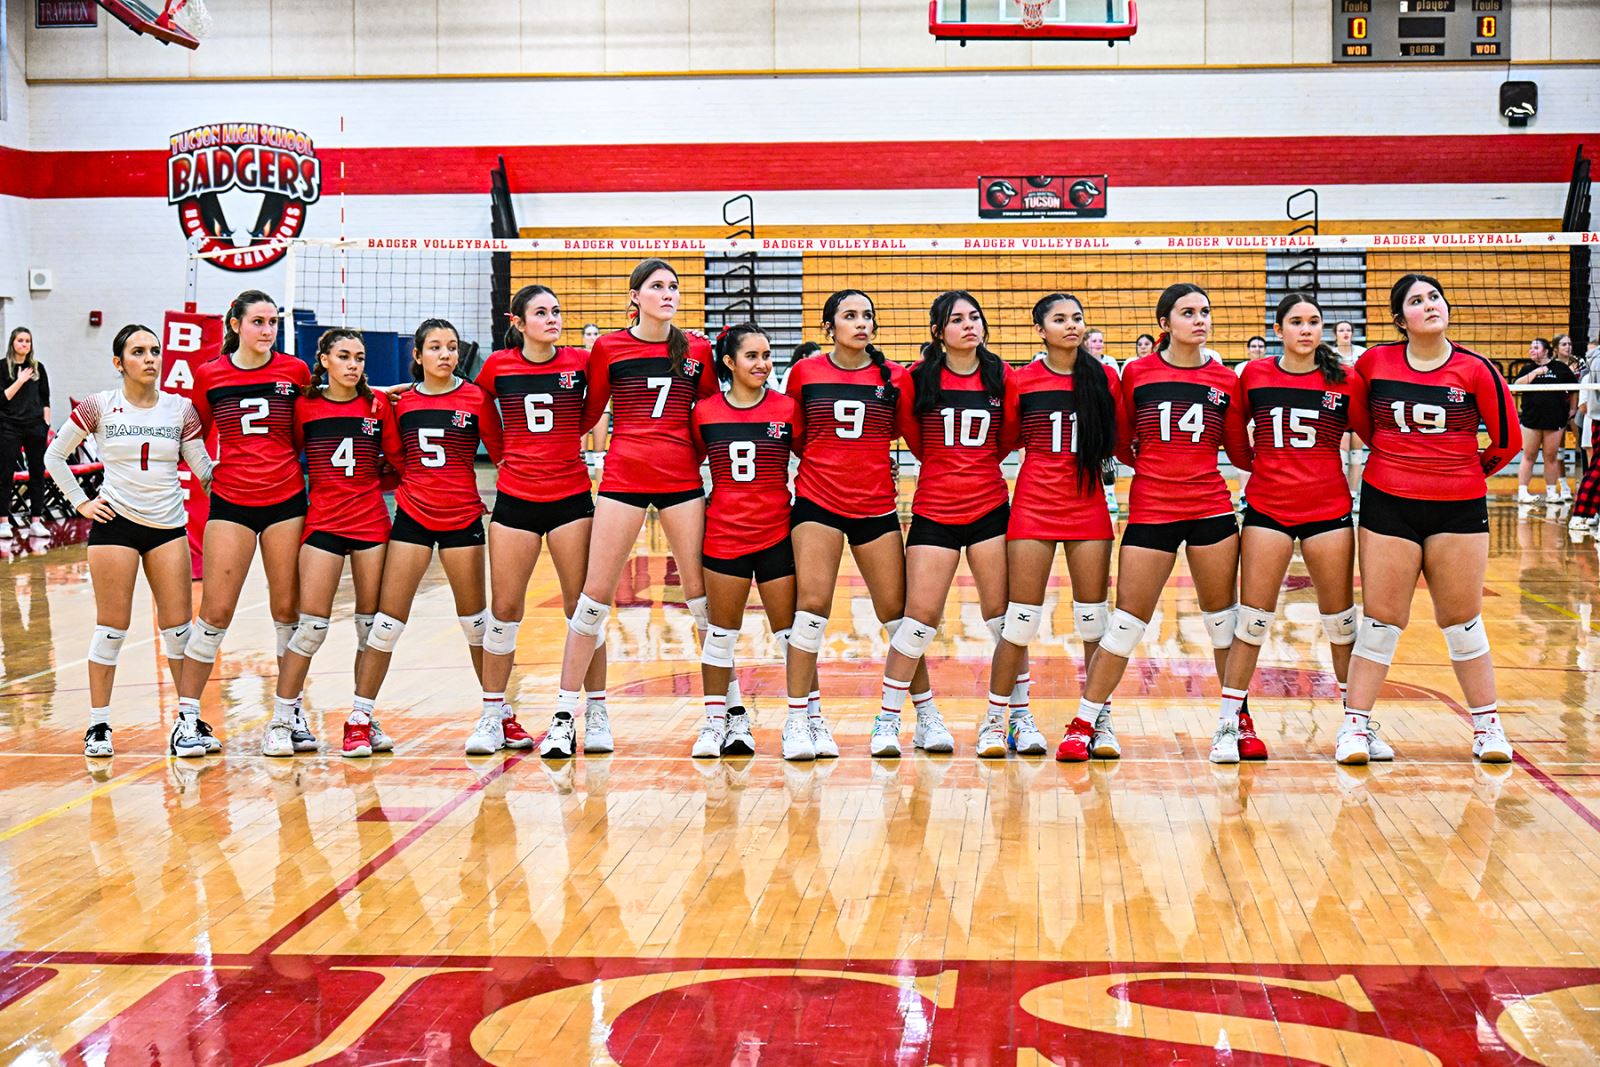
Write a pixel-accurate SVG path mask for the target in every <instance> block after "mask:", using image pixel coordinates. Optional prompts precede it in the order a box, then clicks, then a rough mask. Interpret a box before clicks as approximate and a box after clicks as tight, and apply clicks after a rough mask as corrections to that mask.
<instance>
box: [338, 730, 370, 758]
mask: <svg viewBox="0 0 1600 1067" xmlns="http://www.w3.org/2000/svg"><path fill="white" fill-rule="evenodd" d="M343 754H344V755H345V756H346V757H348V758H350V759H361V758H363V757H365V756H370V755H372V727H371V726H368V725H367V724H366V723H360V724H356V723H353V722H347V723H345V724H344V753H343Z"/></svg>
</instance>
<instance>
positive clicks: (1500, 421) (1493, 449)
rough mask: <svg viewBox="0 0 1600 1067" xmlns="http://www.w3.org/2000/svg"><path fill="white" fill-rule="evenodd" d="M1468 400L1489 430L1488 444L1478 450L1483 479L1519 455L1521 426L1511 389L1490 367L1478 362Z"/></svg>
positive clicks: (1485, 363)
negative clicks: (1475, 406)
mask: <svg viewBox="0 0 1600 1067" xmlns="http://www.w3.org/2000/svg"><path fill="white" fill-rule="evenodd" d="M1477 367H1478V371H1477V374H1476V375H1475V376H1474V382H1473V389H1472V397H1473V400H1474V401H1476V403H1477V405H1478V412H1479V414H1480V415H1481V416H1482V417H1483V424H1484V426H1486V427H1487V428H1488V430H1489V444H1488V447H1486V448H1481V449H1479V450H1478V463H1479V465H1480V466H1481V467H1482V468H1483V473H1484V474H1486V475H1489V474H1493V473H1494V472H1495V471H1497V470H1499V469H1500V468H1501V467H1504V466H1505V465H1506V464H1507V463H1510V462H1511V461H1512V460H1513V459H1515V458H1516V456H1517V453H1519V452H1521V451H1522V424H1521V422H1520V421H1519V420H1518V419H1517V401H1516V398H1515V397H1514V396H1512V395H1511V387H1510V386H1509V385H1507V384H1506V380H1505V378H1504V377H1502V376H1501V374H1500V371H1499V370H1498V369H1497V368H1496V367H1495V365H1494V364H1493V363H1490V362H1489V361H1488V360H1486V359H1481V358H1480V359H1479V360H1478V363H1477Z"/></svg>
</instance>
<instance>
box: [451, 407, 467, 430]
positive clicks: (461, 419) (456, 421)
mask: <svg viewBox="0 0 1600 1067" xmlns="http://www.w3.org/2000/svg"><path fill="white" fill-rule="evenodd" d="M450 425H451V426H460V427H463V428H465V427H466V425H467V413H466V412H465V411H458V412H456V413H455V414H453V415H451V416H450Z"/></svg>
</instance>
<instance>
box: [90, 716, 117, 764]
mask: <svg viewBox="0 0 1600 1067" xmlns="http://www.w3.org/2000/svg"><path fill="white" fill-rule="evenodd" d="M114 753H115V750H114V749H113V748H112V747H111V727H110V725H109V724H107V723H103V722H97V723H95V724H94V725H93V726H91V727H89V729H88V730H87V731H85V732H84V735H83V754H84V755H85V756H93V757H95V758H96V759H105V758H106V757H108V756H111V755H113V754H114Z"/></svg>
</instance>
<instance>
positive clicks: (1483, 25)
mask: <svg viewBox="0 0 1600 1067" xmlns="http://www.w3.org/2000/svg"><path fill="white" fill-rule="evenodd" d="M1510 7H1511V0H1334V4H1333V61H1334V62H1335V63H1426V62H1429V61H1432V62H1448V63H1463V62H1471V61H1473V60H1488V61H1490V62H1501V63H1503V62H1506V61H1507V60H1509V59H1510V58H1511V12H1510Z"/></svg>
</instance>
